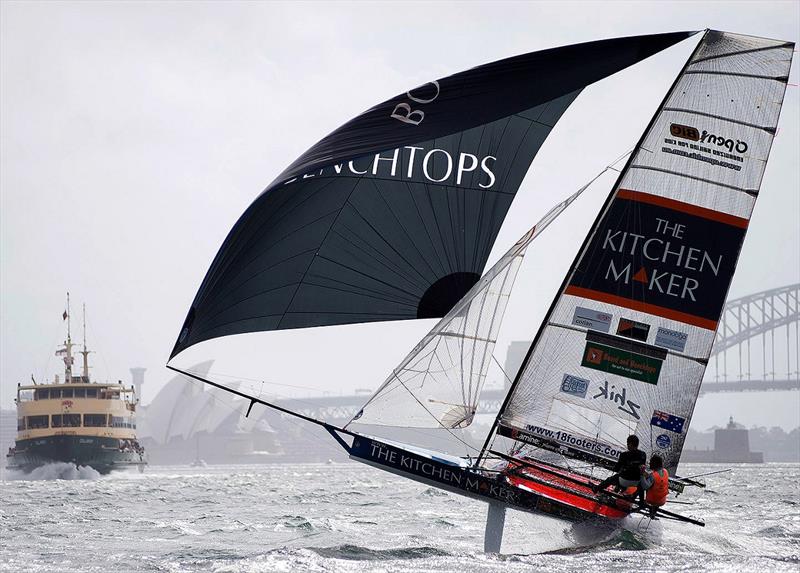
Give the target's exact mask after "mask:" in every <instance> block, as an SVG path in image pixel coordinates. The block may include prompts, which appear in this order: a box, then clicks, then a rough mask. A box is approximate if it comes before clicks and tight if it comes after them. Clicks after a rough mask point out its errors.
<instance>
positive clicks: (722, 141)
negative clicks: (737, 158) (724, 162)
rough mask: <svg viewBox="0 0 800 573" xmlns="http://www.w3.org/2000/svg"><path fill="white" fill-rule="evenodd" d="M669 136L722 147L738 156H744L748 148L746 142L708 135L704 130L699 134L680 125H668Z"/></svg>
mask: <svg viewBox="0 0 800 573" xmlns="http://www.w3.org/2000/svg"><path fill="white" fill-rule="evenodd" d="M669 134H670V135H671V136H673V137H680V138H681V139H688V140H690V141H699V142H700V143H707V144H709V145H711V144H714V145H716V146H718V147H724V148H725V149H727V150H728V152H730V153H733V152H736V153H739V154H744V153H747V150H748V149H749V147H750V146H749V145H748V144H747V142H746V141H742V140H741V139H736V140H734V139H732V138H730V137H725V136H723V135H716V134H714V133H709V132H708V131H706V130H705V129H704V130H703V133H702V134H701V133H700V130H698V129H697V128H696V127H691V126H689V125H681V124H679V123H673V124H670V126H669Z"/></svg>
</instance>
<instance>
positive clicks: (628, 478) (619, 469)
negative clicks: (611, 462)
mask: <svg viewBox="0 0 800 573" xmlns="http://www.w3.org/2000/svg"><path fill="white" fill-rule="evenodd" d="M627 444H628V451H627V452H622V453H621V454H620V455H619V460H618V461H617V463H616V465H615V466H614V472H615V473H614V474H613V475H610V476H609V477H607V478H606V479H604V480H603V481H601V482H600V483H599V484H596V485H593V486H592V491H593V492H595V493H597V492H598V491H602V490H604V489H606V488H607V487H608V486H610V485H615V486H617V487H619V488H620V489H623V490H625V489H627V488H634V487H635V488H637V490H638V489H639V488H640V482H641V479H642V474H643V473H644V471H645V464H647V454H645V453H644V452H643V451H642V450H640V449H639V438H637V437H636V436H634V435H630V436H628V440H627ZM635 493H636V490H634V496H635ZM639 493H640V494H641V491H639Z"/></svg>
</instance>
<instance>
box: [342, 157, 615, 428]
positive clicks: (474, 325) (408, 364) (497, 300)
mask: <svg viewBox="0 0 800 573" xmlns="http://www.w3.org/2000/svg"><path fill="white" fill-rule="evenodd" d="M603 172H605V171H603ZM599 176H600V175H598V176H597V177H599ZM597 177H595V179H593V180H592V181H594V180H596V179H597ZM590 184H591V182H590V183H589V184H587V185H585V186H584V187H583V188H581V189H580V190H579V191H578V192H576V193H575V194H573V195H572V196H570V197H569V198H567V199H566V200H565V201H563V202H561V203H559V204H558V205H556V206H555V207H553V208H552V209H551V210H550V211H549V212H548V213H547V214H546V215H545V216H544V217H543V218H542V220H541V221H539V222H538V223H537V224H536V225H535V226H534V227H532V228H531V229H530V230H529V231H528V232H527V233H525V235H524V236H523V237H522V238H521V239H520V240H519V241H517V243H516V244H515V245H514V246H513V247H511V249H510V250H509V251H508V252H507V253H506V254H505V255H503V257H501V258H500V260H499V261H498V262H497V263H496V264H495V265H494V266H493V267H492V268H491V269H490V270H489V271H488V272H487V273H486V274H485V275H484V276H483V277H482V278H481V280H480V282H478V283H477V284H476V285H475V286H474V287H473V288H472V290H470V292H468V293H467V295H466V296H465V297H464V298H463V299H462V300H461V301H459V303H458V304H456V306H455V307H454V308H453V310H451V311H450V312H449V313H448V314H447V315H446V316H445V317H444V318H442V319H441V320H440V321H439V322H438V323H437V324H436V326H435V327H434V328H433V329H432V330H431V331H430V332H429V333H428V334H427V335H426V336H425V338H423V339H422V341H420V343H419V344H417V346H416V347H415V348H414V349H413V350H412V351H411V353H409V355H408V356H406V358H405V359H404V360H403V361H402V363H401V364H400V365H399V366H398V367H397V368H396V369H395V370H394V371H393V372H392V374H391V375H390V376H389V377H388V378H387V380H386V381H385V382H384V383H383V385H381V387H380V388H379V389H378V390H377V392H376V393H375V394H374V395H373V397H372V398H371V399H370V400H369V402H367V404H366V405H365V406H364V407H363V408H362V409H361V410H360V411H359V413H358V414H357V415H356V416H355V417H354V418H353V421H352V422H351V424H354V423H357V424H359V425H373V426H394V427H401V428H444V429H448V430H456V429H462V428H466V427H467V426H469V425H470V424H471V423H472V420H473V418H474V416H475V413H476V411H477V407H478V399H479V397H480V393H481V389H482V388H483V385H484V382H485V381H486V374H487V371H488V369H489V363H490V362H491V359H492V352H493V350H494V346H495V342H496V340H497V333H498V331H499V329H500V324H501V322H502V319H503V313H504V312H505V308H506V304H507V302H508V297H509V294H510V292H511V287H512V285H513V283H514V280H515V279H516V276H517V271H518V270H519V265H520V263H521V261H522V259H523V257H524V256H525V252H526V250H527V248H528V245H530V243H531V242H532V241H533V239H535V238H536V237H537V236H538V235H539V234H540V233H541V232H542V231H543V230H544V229H545V228H546V227H547V226H548V225H549V224H550V223H551V222H552V221H553V220H554V219H555V218H556V217H557V216H558V215H560V214H561V213H562V212H563V211H564V209H566V208H567V207H568V206H569V205H570V204H571V203H572V202H573V201H574V200H575V199H576V198H577V197H578V196H579V195H580V194H581V193H582V192H583V191H584V190H585V189H586V188H587V187H588V186H589V185H590ZM353 429H355V426H353Z"/></svg>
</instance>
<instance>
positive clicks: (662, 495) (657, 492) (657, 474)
mask: <svg viewBox="0 0 800 573" xmlns="http://www.w3.org/2000/svg"><path fill="white" fill-rule="evenodd" d="M668 493H669V473H668V472H667V470H665V469H663V468H662V469H660V470H656V471H654V472H653V485H652V486H651V487H650V489H648V490H647V495H645V501H647V503H649V504H650V505H655V506H662V505H664V504H665V503H667V494H668Z"/></svg>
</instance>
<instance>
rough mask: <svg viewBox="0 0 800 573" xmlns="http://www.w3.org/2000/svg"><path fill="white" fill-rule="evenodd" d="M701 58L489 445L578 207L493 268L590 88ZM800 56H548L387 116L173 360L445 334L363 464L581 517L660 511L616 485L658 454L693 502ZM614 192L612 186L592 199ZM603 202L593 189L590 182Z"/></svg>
mask: <svg viewBox="0 0 800 573" xmlns="http://www.w3.org/2000/svg"><path fill="white" fill-rule="evenodd" d="M696 35H699V41H698V42H697V44H696V46H695V48H694V49H693V51H692V53H691V55H690V57H689V59H688V60H687V61H686V63H685V65H684V66H683V68H682V70H681V71H680V73H679V74H678V76H677V77H676V78H675V80H674V82H673V84H672V86H671V87H670V89H669V90H668V92H667V93H666V95H665V97H664V99H663V101H662V102H661V104H660V105H659V107H658V109H657V111H656V113H655V115H654V116H653V117H652V119H651V120H650V122H649V125H647V127H646V129H645V131H644V133H643V134H642V135H641V138H640V140H639V141H638V143H637V144H636V146H635V147H634V149H633V151H632V152H631V153H630V154H629V155H628V157H627V160H626V161H625V164H624V167H622V169H621V170H619V176H618V178H617V180H616V182H615V184H614V185H613V187H612V189H611V191H610V193H609V195H608V197H607V199H606V201H605V204H604V205H603V207H602V208H601V210H600V212H599V213H598V215H597V218H596V220H595V222H594V224H593V225H592V227H591V228H590V229H589V230H588V233H587V235H586V238H585V240H584V242H583V244H582V246H581V247H580V249H579V250H578V252H577V254H576V256H575V259H574V261H573V264H572V265H571V267H570V268H569V271H568V272H567V274H566V276H565V277H564V280H563V283H562V284H561V287H560V288H559V289H558V292H557V293H556V294H555V298H554V300H553V302H552V304H551V306H550V308H549V310H548V312H547V314H546V317H545V319H544V321H543V322H542V324H541V325H540V327H539V328H538V331H537V332H536V334H535V337H534V338H533V342H532V344H531V345H530V348H529V349H528V352H527V355H526V357H525V359H524V361H523V363H522V366H521V367H520V369H519V371H518V372H516V374H515V376H514V377H513V381H512V383H511V385H510V388H509V390H508V393H507V395H506V396H505V400H504V401H503V404H502V407H501V408H500V411H499V413H498V414H497V416H496V418H495V420H494V423H493V424H492V425H491V429H490V431H489V432H488V434H487V435H486V436H485V439H484V440H483V443H482V444H475V443H474V441H472V440H471V439H470V438H469V435H468V434H467V430H468V428H470V426H471V424H472V423H473V422H474V420H475V416H476V415H477V414H479V413H480V412H479V411H478V403H479V402H478V400H479V396H480V394H481V390H482V388H483V385H484V382H485V380H486V376H487V371H488V368H489V363H490V361H491V360H492V356H493V355H492V352H493V350H494V346H495V343H496V340H497V336H498V331H499V329H500V324H501V321H502V318H503V313H504V311H505V308H506V304H507V301H508V298H509V296H510V293H511V288H512V285H513V283H514V279H515V277H516V274H517V270H518V269H519V266H520V264H521V262H522V259H523V257H524V255H525V253H526V250H527V248H528V246H529V245H530V244H531V242H532V241H534V240H535V238H536V237H537V236H539V234H540V233H541V232H542V231H543V230H544V229H545V228H546V227H547V226H548V224H549V223H550V222H551V221H552V220H553V219H555V218H556V217H557V216H559V215H560V214H561V213H562V212H563V211H564V210H565V209H566V208H567V207H568V206H569V205H570V204H571V203H572V202H574V201H575V200H576V199H577V198H578V196H579V195H580V194H581V192H582V191H583V189H585V187H584V188H582V189H580V190H578V191H577V192H576V193H575V194H574V195H572V196H571V197H569V198H567V199H566V200H564V201H563V202H561V203H559V204H558V205H556V206H555V207H554V208H553V209H552V210H551V211H550V212H549V213H548V214H547V215H546V216H545V217H544V218H543V219H542V220H541V221H539V222H538V223H537V224H536V225H535V226H533V227H532V228H531V229H530V230H529V231H528V232H527V233H526V234H525V235H524V236H523V237H522V238H521V239H520V240H519V241H518V242H517V243H516V244H514V245H513V246H512V247H511V248H510V249H509V250H508V252H507V253H506V254H505V255H504V256H503V257H501V258H500V260H499V261H498V262H497V263H496V264H495V265H494V266H492V267H491V268H490V269H489V270H488V271H487V272H485V273H482V272H481V271H482V270H483V267H484V265H485V264H486V261H487V258H488V254H489V250H490V249H491V246H492V245H493V243H494V240H495V238H496V236H497V233H498V230H499V227H500V225H501V223H502V221H503V218H504V217H505V214H506V213H507V211H508V209H509V208H510V206H511V202H512V200H513V198H514V195H515V193H516V192H517V190H518V188H519V186H520V184H521V181H522V179H523V177H524V175H525V173H526V172H527V170H528V167H529V166H530V164H531V162H532V161H533V158H534V156H535V155H536V153H537V151H538V150H539V148H540V147H541V146H542V145H543V143H544V141H545V139H546V138H547V135H548V134H549V132H550V130H551V129H552V128H553V126H554V125H555V124H556V122H557V121H558V120H559V118H560V117H561V116H562V114H564V113H565V112H566V111H567V108H568V107H569V105H570V104H571V103H572V101H574V100H575V98H576V97H578V95H579V93H580V92H581V90H582V89H583V88H584V87H586V86H587V85H589V84H591V83H593V82H596V81H599V80H602V79H603V78H604V77H607V76H609V75H612V74H614V73H616V72H618V71H620V70H622V69H624V68H626V67H628V66H630V65H633V64H636V63H637V62H639V61H641V60H643V59H645V58H647V57H649V56H651V55H653V54H655V53H658V52H660V51H662V50H664V49H667V48H669V47H671V46H673V45H675V44H677V43H678V42H682V41H684V40H688V39H689V38H693V39H694V38H695V37H696ZM793 48H794V44H793V43H791V42H785V41H779V40H770V39H764V38H757V37H752V36H745V35H741V34H734V33H728V32H721V31H715V30H705V31H703V32H676V33H667V34H656V35H647V36H635V37H628V38H619V39H612V40H603V41H595V42H589V43H585V44H577V45H573V46H567V47H562V48H555V49H551V50H545V51H541V52H534V53H530V54H525V55H521V56H516V57H512V58H508V59H506V60H501V61H498V62H494V63H490V64H487V65H484V66H480V67H477V68H472V69H470V70H467V71H465V72H462V73H459V74H455V75H453V76H449V77H447V78H443V79H440V80H437V81H433V82H430V83H428V84H425V85H423V86H420V87H419V88H415V89H413V90H410V91H408V92H407V93H405V94H401V95H400V96H398V97H396V98H392V99H390V100H388V101H386V102H384V103H382V104H379V105H377V106H375V107H373V108H371V109H369V110H368V111H366V112H364V113H363V114H361V115H360V116H358V117H356V118H355V119H353V120H351V121H350V122H348V123H346V124H345V125H344V126H342V127H341V128H339V129H338V130H336V131H334V132H333V133H331V134H330V135H328V136H327V137H325V138H324V139H322V140H321V141H320V142H319V143H317V144H316V145H314V146H313V147H312V148H311V149H310V150H309V151H308V152H306V153H305V154H304V155H303V156H301V157H300V158H299V159H298V160H297V161H295V162H294V163H293V164H292V165H290V166H289V167H288V168H287V169H286V170H285V171H284V172H283V173H282V174H281V175H279V176H278V177H277V178H276V179H275V181H273V183H272V184H270V186H268V187H267V188H266V190H265V191H264V192H263V193H262V194H261V195H260V196H259V197H258V198H257V199H256V200H255V201H254V203H253V204H252V205H251V206H250V207H249V208H248V209H247V211H246V212H245V213H244V214H243V215H242V217H241V218H240V219H239V221H238V222H237V223H236V225H235V226H234V227H233V229H232V230H231V232H230V234H229V235H228V237H227V238H226V240H225V242H224V244H223V245H222V247H221V249H220V251H219V253H218V254H217V256H216V258H215V259H214V261H213V263H212V265H211V268H210V269H209V271H208V273H207V275H206V277H205V279H204V280H203V283H202V285H201V286H200V289H199V292H198V293H197V295H196V296H195V299H194V301H193V303H192V305H191V308H190V310H189V312H188V314H187V317H186V320H185V322H184V325H183V327H182V329H181V331H180V334H179V337H178V339H177V342H176V344H175V347H174V349H173V351H172V355H171V357H170V360H172V358H174V357H175V356H176V355H178V354H179V353H180V352H182V351H183V350H185V349H186V348H189V347H190V346H192V345H194V344H197V343H199V342H202V341H205V340H210V339H213V338H217V337H222V336H228V335H233V334H241V333H246V332H258V331H268V330H286V329H294V328H306V327H313V326H328V325H343V324H352V323H360V322H372V321H390V320H407V319H419V318H440V320H439V322H438V323H437V324H436V325H435V326H434V327H433V329H432V330H431V331H430V332H429V333H428V334H427V335H426V336H425V337H424V338H423V339H422V340H421V341H420V342H419V344H417V346H416V347H415V348H414V349H413V350H412V351H411V352H410V353H409V354H408V356H406V358H405V359H404V360H403V361H402V362H401V363H400V365H399V366H398V367H397V368H395V369H394V370H393V371H392V372H391V374H390V375H389V376H388V377H387V378H386V380H385V381H384V382H383V384H382V385H381V386H380V387H379V388H378V390H377V391H376V392H375V393H374V395H372V397H371V398H370V399H369V400H368V401H367V402H366V403H365V404H364V406H363V408H361V409H360V410H359V411H358V413H357V414H356V415H355V416H354V417H353V418H352V420H350V421H349V422H348V423H347V424H345V425H343V426H336V425H333V424H330V423H328V422H326V421H324V420H317V419H314V418H311V417H309V416H305V415H303V414H300V413H296V412H291V411H288V410H286V409H284V408H281V407H280V406H277V405H275V404H272V403H269V402H267V401H264V400H262V399H260V398H258V397H256V396H251V395H248V394H246V393H243V392H241V391H240V390H238V389H236V388H232V387H229V386H226V385H225V384H222V383H219V382H215V381H214V380H211V379H209V378H211V377H203V376H199V375H197V374H194V373H192V372H183V371H181V370H180V369H178V368H177V367H175V366H173V365H169V364H168V367H169V368H171V369H173V370H175V371H177V372H182V373H183V374H185V375H187V376H189V377H192V378H195V379H198V380H201V381H203V382H206V383H208V384H211V385H213V386H216V387H218V388H222V389H224V390H226V391H228V392H232V393H234V394H238V395H240V396H243V397H245V398H247V399H248V400H249V401H250V402H249V408H248V411H247V414H248V415H249V413H250V411H251V410H252V408H253V406H254V405H255V404H263V405H265V406H267V407H270V408H273V409H275V410H278V411H280V412H283V413H284V414H287V415H292V416H296V417H298V418H301V419H304V420H306V421H307V422H309V423H313V424H317V425H320V426H322V427H323V428H325V429H326V430H327V431H328V433H329V434H330V435H331V436H332V438H333V439H334V440H336V442H337V443H338V444H339V445H341V447H343V448H344V449H345V450H346V451H347V452H348V453H349V455H350V457H351V458H352V459H353V460H356V461H359V462H363V463H365V464H368V465H371V466H373V467H376V468H379V469H381V470H386V471H388V472H392V473H394V474H398V475H401V476H404V477H407V478H410V479H413V480H416V481H419V482H423V483H425V484H428V485H431V486H434V487H437V488H441V489H444V490H448V491H450V492H454V493H457V494H461V495H465V496H469V497H472V498H475V499H479V500H482V501H485V502H487V503H488V504H489V513H488V518H487V528H486V538H485V548H486V550H487V551H498V550H499V548H500V543H501V540H502V530H503V521H504V517H505V511H506V509H507V508H512V509H516V510H520V511H525V512H532V513H539V514H546V515H550V516H554V517H557V518H560V519H564V520H568V521H573V522H577V521H583V520H587V519H600V520H608V519H611V520H614V519H621V518H624V517H625V516H628V515H630V514H636V513H645V512H647V513H646V514H647V515H655V516H656V517H659V518H661V519H673V520H678V521H682V522H687V523H693V524H696V525H704V523H703V522H702V521H701V520H699V519H695V518H692V517H687V516H684V515H679V514H677V513H674V512H672V511H669V510H666V509H664V508H663V507H662V508H658V509H657V510H655V512H654V513H652V510H653V508H647V507H645V506H642V505H639V504H638V503H635V502H630V501H628V500H625V499H622V498H621V497H620V496H618V495H616V494H614V493H613V492H607V493H602V494H596V493H595V492H594V491H593V488H592V486H593V485H596V484H597V483H598V482H599V481H600V478H601V477H603V476H605V475H607V474H608V472H609V470H611V469H612V468H613V466H614V464H615V462H616V460H617V458H618V456H619V454H620V453H621V452H622V451H623V450H624V444H625V440H626V437H627V436H629V435H635V436H637V437H638V438H639V441H640V443H641V447H642V449H643V450H645V452H646V453H647V454H648V455H653V454H656V453H657V454H659V455H660V456H661V457H662V458H663V460H664V467H665V468H666V469H667V470H668V471H669V474H670V476H672V477H671V478H670V489H671V490H672V491H673V492H675V493H680V492H681V491H683V489H684V488H686V487H688V486H697V485H702V484H701V483H699V482H698V481H696V480H693V479H687V478H680V477H677V473H676V470H677V466H678V463H679V460H680V455H681V450H682V449H683V444H684V440H685V438H686V433H687V431H688V428H689V425H690V422H691V417H692V412H693V410H694V405H695V402H696V400H697V397H698V394H699V390H700V384H701V381H702V378H703V373H704V371H705V368H706V364H707V361H708V358H709V355H710V351H711V345H712V343H713V340H714V335H715V332H716V329H717V326H718V321H719V318H720V315H721V313H722V311H723V307H724V303H725V299H726V296H727V293H728V289H729V286H730V283H731V280H732V277H733V273H734V270H735V267H736V263H737V259H738V255H739V252H740V250H741V246H742V242H743V240H744V237H745V233H746V231H747V227H748V225H749V222H750V216H751V214H752V211H753V207H754V205H755V202H756V199H757V198H758V195H759V191H760V186H761V180H762V176H763V174H764V170H765V168H766V162H767V158H768V156H769V152H770V147H771V144H772V141H773V138H774V136H775V133H776V128H777V125H778V117H779V114H780V110H781V105H782V101H783V97H784V92H785V89H786V85H787V81H788V75H789V69H790V65H791V59H792V52H793ZM590 183H591V182H590ZM587 186H588V185H587Z"/></svg>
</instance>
